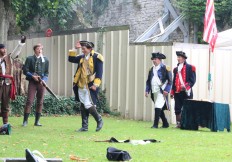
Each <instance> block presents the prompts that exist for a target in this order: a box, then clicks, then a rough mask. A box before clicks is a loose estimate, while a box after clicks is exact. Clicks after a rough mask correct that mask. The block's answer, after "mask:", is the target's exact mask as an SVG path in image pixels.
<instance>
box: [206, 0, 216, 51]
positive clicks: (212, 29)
mask: <svg viewBox="0 0 232 162" xmlns="http://www.w3.org/2000/svg"><path fill="white" fill-rule="evenodd" d="M217 37H218V32H217V25H216V20H215V14H214V0H207V3H206V10H205V19H204V34H203V40H204V41H206V42H207V43H209V44H210V47H211V51H212V52H213V51H214V46H215V43H216V40H217Z"/></svg>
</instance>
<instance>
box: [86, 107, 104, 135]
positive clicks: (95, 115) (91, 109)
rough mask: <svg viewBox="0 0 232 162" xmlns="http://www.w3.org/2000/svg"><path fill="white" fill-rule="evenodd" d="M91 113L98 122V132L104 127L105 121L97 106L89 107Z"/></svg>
mask: <svg viewBox="0 0 232 162" xmlns="http://www.w3.org/2000/svg"><path fill="white" fill-rule="evenodd" d="M89 113H90V114H91V115H92V116H93V117H94V119H95V121H96V122H97V128H96V132H98V131H100V130H101V129H102V127H103V121H102V117H101V115H99V114H98V112H97V110H96V108H95V106H92V107H90V108H89Z"/></svg>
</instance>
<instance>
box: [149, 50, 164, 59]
mask: <svg viewBox="0 0 232 162" xmlns="http://www.w3.org/2000/svg"><path fill="white" fill-rule="evenodd" d="M154 58H158V59H166V56H165V55H164V54H162V53H160V52H153V53H152V57H151V60H153V59H154Z"/></svg>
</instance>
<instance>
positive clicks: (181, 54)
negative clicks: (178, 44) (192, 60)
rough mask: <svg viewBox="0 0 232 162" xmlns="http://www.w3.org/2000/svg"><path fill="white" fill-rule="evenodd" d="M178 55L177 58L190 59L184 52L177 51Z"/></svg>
mask: <svg viewBox="0 0 232 162" xmlns="http://www.w3.org/2000/svg"><path fill="white" fill-rule="evenodd" d="M176 55H177V56H181V57H184V58H185V59H187V58H188V57H187V56H186V54H185V53H184V52H183V51H176Z"/></svg>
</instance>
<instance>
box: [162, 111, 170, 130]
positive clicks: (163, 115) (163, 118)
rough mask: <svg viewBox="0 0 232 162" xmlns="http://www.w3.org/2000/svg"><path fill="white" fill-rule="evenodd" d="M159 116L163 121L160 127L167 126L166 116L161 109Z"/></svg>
mask: <svg viewBox="0 0 232 162" xmlns="http://www.w3.org/2000/svg"><path fill="white" fill-rule="evenodd" d="M160 118H161V120H162V122H163V125H162V127H160V128H168V127H169V124H168V121H167V118H166V117H165V114H164V110H161V113H160Z"/></svg>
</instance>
